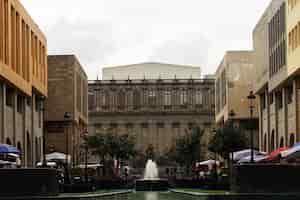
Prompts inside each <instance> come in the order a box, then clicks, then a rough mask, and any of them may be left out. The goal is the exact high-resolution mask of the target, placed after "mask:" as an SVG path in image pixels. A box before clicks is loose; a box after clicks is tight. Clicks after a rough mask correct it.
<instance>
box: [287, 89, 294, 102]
mask: <svg viewBox="0 0 300 200" xmlns="http://www.w3.org/2000/svg"><path fill="white" fill-rule="evenodd" d="M286 98H287V99H286V100H287V103H288V104H291V103H292V102H293V87H292V86H290V87H288V88H286Z"/></svg>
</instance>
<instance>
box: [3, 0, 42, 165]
mask: <svg viewBox="0 0 300 200" xmlns="http://www.w3.org/2000/svg"><path fill="white" fill-rule="evenodd" d="M46 96H47V41H46V37H45V36H44V34H43V33H42V32H41V30H40V29H39V27H38V26H37V25H36V23H35V22H34V21H33V20H32V19H31V17H30V16H29V14H28V13H27V11H26V10H25V9H24V7H23V6H22V5H21V4H20V2H19V1H18V0H1V1H0V143H7V144H11V145H13V146H16V147H17V148H18V149H19V150H20V151H21V161H22V165H23V166H25V167H31V166H34V165H35V163H36V162H39V161H40V160H41V155H42V153H43V152H42V149H43V148H42V145H43V142H42V141H43V115H42V110H41V107H42V104H43V101H44V98H45V97H46Z"/></svg>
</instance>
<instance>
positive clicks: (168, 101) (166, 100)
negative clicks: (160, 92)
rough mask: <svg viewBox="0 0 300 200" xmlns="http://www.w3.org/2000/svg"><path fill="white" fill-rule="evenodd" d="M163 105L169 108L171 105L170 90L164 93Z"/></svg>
mask: <svg viewBox="0 0 300 200" xmlns="http://www.w3.org/2000/svg"><path fill="white" fill-rule="evenodd" d="M164 105H165V106H170V105H171V91H170V90H167V91H165V95H164Z"/></svg>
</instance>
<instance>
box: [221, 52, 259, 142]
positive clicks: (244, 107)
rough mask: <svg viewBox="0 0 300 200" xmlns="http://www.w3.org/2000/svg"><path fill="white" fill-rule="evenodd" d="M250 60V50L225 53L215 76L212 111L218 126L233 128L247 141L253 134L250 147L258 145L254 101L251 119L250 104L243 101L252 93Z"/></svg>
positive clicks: (252, 68)
mask: <svg viewBox="0 0 300 200" xmlns="http://www.w3.org/2000/svg"><path fill="white" fill-rule="evenodd" d="M253 58H254V57H253V51H228V52H226V54H225V56H224V58H223V60H222V61H221V63H220V65H219V67H218V69H217V71H216V74H215V78H216V82H215V91H216V95H215V98H216V99H215V101H216V103H215V104H216V110H215V111H216V123H217V125H218V126H219V127H223V126H224V125H234V127H238V128H240V129H241V130H242V132H243V134H245V136H246V137H247V138H250V136H251V134H252V133H251V131H253V134H254V139H255V140H254V141H255V143H254V144H255V146H258V112H257V110H258V105H257V102H258V101H257V100H255V101H253V106H254V112H253V116H252V118H251V116H250V102H249V100H248V99H247V97H248V96H249V93H250V91H253V82H254V81H255V77H256V71H255V68H254V65H253V60H254V59H253ZM231 115H232V116H231ZM250 123H251V127H250V126H249V124H250ZM251 129H252V130H251Z"/></svg>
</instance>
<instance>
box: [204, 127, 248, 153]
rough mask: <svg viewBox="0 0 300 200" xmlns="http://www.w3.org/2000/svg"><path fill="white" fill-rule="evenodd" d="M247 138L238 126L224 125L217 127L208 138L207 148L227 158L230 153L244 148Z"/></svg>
mask: <svg viewBox="0 0 300 200" xmlns="http://www.w3.org/2000/svg"><path fill="white" fill-rule="evenodd" d="M246 147H247V139H246V137H245V135H244V134H243V133H242V132H241V130H240V129H238V128H233V127H224V128H222V129H218V130H217V132H216V134H215V135H214V137H213V138H212V139H211V140H210V142H209V145H208V149H209V151H211V152H214V153H217V154H219V155H221V156H222V157H223V158H225V159H228V158H229V155H230V153H232V152H235V151H239V150H242V149H245V148H246Z"/></svg>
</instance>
